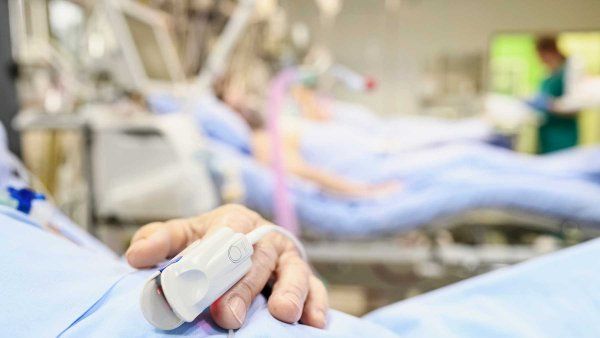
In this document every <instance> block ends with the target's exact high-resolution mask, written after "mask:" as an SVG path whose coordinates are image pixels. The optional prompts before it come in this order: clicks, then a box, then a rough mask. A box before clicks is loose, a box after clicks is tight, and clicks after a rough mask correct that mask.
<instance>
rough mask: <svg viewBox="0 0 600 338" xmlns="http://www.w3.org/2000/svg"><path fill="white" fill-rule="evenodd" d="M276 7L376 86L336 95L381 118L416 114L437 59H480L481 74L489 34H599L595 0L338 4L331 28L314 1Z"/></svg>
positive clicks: (348, 0)
mask: <svg viewBox="0 0 600 338" xmlns="http://www.w3.org/2000/svg"><path fill="white" fill-rule="evenodd" d="M282 3H283V4H284V6H285V7H286V9H287V12H288V13H289V15H290V19H291V22H297V21H303V22H306V23H307V24H308V25H309V27H310V28H311V31H312V33H313V40H314V41H315V42H319V43H322V44H324V45H326V46H328V47H330V49H331V50H332V51H333V53H334V55H335V57H336V59H337V60H338V61H339V62H341V63H343V64H346V65H348V66H350V67H353V68H354V69H356V70H360V71H362V72H364V73H367V74H371V75H373V76H375V77H376V78H377V79H378V80H379V83H380V88H379V90H378V91H377V92H376V93H374V94H372V95H356V94H351V93H342V95H343V96H345V97H347V98H351V99H354V100H357V101H359V102H361V103H365V104H367V105H368V106H370V107H371V108H373V109H375V110H376V111H377V112H379V113H381V114H398V113H417V112H419V111H420V107H421V102H422V100H421V99H422V95H421V93H422V92H423V91H424V89H425V88H426V83H424V79H425V80H426V79H427V78H428V77H427V76H426V75H427V73H428V71H430V70H431V69H435V68H436V67H438V66H439V64H440V63H441V61H440V58H441V57H443V56H451V57H453V56H456V57H466V58H467V59H468V58H469V57H470V58H471V59H472V60H474V61H473V62H478V61H476V60H478V58H477V57H480V58H479V60H480V62H482V65H481V68H482V69H484V70H485V68H486V65H485V62H486V61H485V60H486V58H487V51H488V44H489V40H490V37H491V36H492V35H493V34H494V33H495V32H499V31H507V30H510V31H539V32H545V31H559V30H590V29H600V1H598V0H452V1H449V0H343V8H342V11H341V13H340V14H339V15H338V17H337V19H336V20H335V22H334V23H333V24H332V25H330V26H328V25H327V23H326V22H324V21H323V20H321V18H320V17H319V11H318V8H317V6H316V5H315V2H314V1H306V0H285V1H282ZM386 3H387V4H388V5H392V6H390V7H388V8H396V9H395V10H393V11H388V10H387V9H386ZM481 76H482V79H483V80H485V72H483V73H482V74H481ZM484 83H485V81H484Z"/></svg>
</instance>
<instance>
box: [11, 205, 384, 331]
mask: <svg viewBox="0 0 600 338" xmlns="http://www.w3.org/2000/svg"><path fill="white" fill-rule="evenodd" d="M0 265H1V266H2V274H0V285H1V286H2V287H1V288H0V299H2V303H1V304H2V307H3V309H2V315H1V316H0V336H3V337H56V336H58V335H60V336H61V337H128V338H129V337H172V336H174V335H182V336H193V337H225V336H227V332H225V331H224V330H222V329H220V328H218V327H217V326H216V325H215V324H214V323H213V322H212V320H211V319H210V317H209V315H208V313H204V314H203V315H201V316H200V317H199V318H198V319H197V320H196V321H195V322H194V323H190V324H186V325H183V326H182V327H180V328H178V329H177V330H176V331H173V332H163V331H159V330H156V329H154V328H153V327H152V326H150V324H148V323H147V322H146V321H145V320H144V318H143V317H142V314H141V310H140V308H139V295H140V292H141V289H142V286H143V284H144V282H145V281H146V279H147V278H148V277H149V276H150V274H151V273H152V272H153V271H151V270H144V271H136V270H134V269H132V268H130V267H128V266H127V265H126V264H125V263H124V262H123V261H121V260H118V259H116V258H114V257H113V256H111V255H107V254H105V253H102V252H98V251H95V250H93V249H90V248H87V247H83V246H78V245H76V244H74V243H72V242H70V241H68V240H66V239H64V238H61V237H60V236H58V235H55V234H52V233H49V232H46V231H43V230H41V229H40V228H39V227H38V226H37V225H36V224H33V222H31V221H30V220H29V219H28V218H27V217H26V216H25V215H23V214H19V213H14V212H13V211H11V210H9V209H8V208H5V207H0ZM369 334H375V335H376V336H378V337H395V335H393V334H392V333H391V332H389V331H387V330H386V329H385V328H382V327H379V326H378V325H376V324H372V323H369V322H367V321H364V320H360V319H358V318H356V317H352V316H349V315H346V314H343V313H340V312H336V311H331V312H330V315H329V324H328V328H327V329H326V330H319V329H315V328H311V327H308V326H305V325H300V324H295V325H290V324H284V323H282V322H279V321H277V320H276V319H274V318H273V317H272V316H271V315H270V314H269V312H268V309H267V306H266V303H265V300H264V298H258V299H257V300H256V301H255V302H254V304H253V306H252V309H251V310H250V311H249V313H248V319H247V323H246V324H245V325H244V327H243V328H241V329H240V330H238V331H237V333H236V337H299V336H310V337H353V336H354V337H363V336H366V335H369Z"/></svg>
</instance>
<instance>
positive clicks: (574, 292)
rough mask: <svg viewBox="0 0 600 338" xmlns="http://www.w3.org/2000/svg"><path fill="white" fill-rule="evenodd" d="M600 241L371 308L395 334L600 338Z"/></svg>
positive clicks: (370, 317)
mask: <svg viewBox="0 0 600 338" xmlns="http://www.w3.org/2000/svg"><path fill="white" fill-rule="evenodd" d="M599 255H600V240H594V241H591V242H588V243H584V244H580V245H578V246H575V247H573V248H569V249H565V250H562V251H559V252H557V253H554V254H550V255H547V256H544V257H541V258H537V259H534V260H532V261H529V262H525V263H521V264H519V265H517V266H513V267H510V268H505V269H503V270H497V271H494V272H492V273H488V274H486V275H482V276H479V277H475V278H471V279H469V280H466V281H463V282H459V283H457V284H454V285H451V286H449V287H445V288H442V289H439V290H436V291H433V292H430V293H428V294H425V295H422V296H418V297H415V298H412V299H409V300H407V301H404V302H400V303H397V304H394V305H390V306H388V307H384V308H382V309H379V310H376V311H375V312H373V313H370V314H368V315H367V316H366V317H364V318H365V319H367V320H369V321H372V322H374V323H377V324H380V325H382V326H385V327H387V328H389V329H390V330H392V331H394V332H395V333H396V334H398V335H399V336H400V337H406V338H411V337H461V338H468V337H477V338H478V337H488V338H496V337H497V338H500V337H521V338H528V337H532V338H537V337H557V338H559V337H561V338H562V337H569V338H578V337H589V338H592V337H600V321H599V320H598V318H600V261H599V260H598V256H599Z"/></svg>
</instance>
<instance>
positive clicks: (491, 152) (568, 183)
mask: <svg viewBox="0 0 600 338" xmlns="http://www.w3.org/2000/svg"><path fill="white" fill-rule="evenodd" d="M162 100H163V101H164V100H165V99H164V98H163V99H162ZM167 101H168V100H167ZM159 102H161V101H160V100H159ZM155 107H156V108H155V109H156V110H157V111H163V110H165V111H168V109H165V108H164V107H163V108H161V107H160V105H159V104H155ZM161 109H162V110H161ZM194 113H195V114H196V118H197V119H198V123H199V126H200V127H201V128H202V131H203V132H204V134H205V135H206V136H207V138H208V139H209V140H211V141H212V142H211V145H210V147H209V148H212V150H213V151H212V153H213V154H215V156H216V157H217V158H221V159H223V160H224V161H226V162H229V163H234V164H235V165H236V166H238V167H239V168H240V172H241V173H242V176H243V180H244V185H245V192H246V196H245V200H244V203H245V204H246V205H247V206H249V207H250V208H251V209H255V210H257V211H259V212H261V213H262V214H263V215H265V216H267V217H271V216H272V215H273V210H272V206H273V202H272V199H273V179H272V175H271V172H270V170H269V169H268V168H265V167H264V166H261V165H260V164H258V163H256V162H255V161H254V160H253V159H252V157H251V155H250V154H249V145H248V144H247V143H248V142H249V133H250V131H249V130H248V128H247V127H246V128H244V124H243V121H242V120H241V118H240V117H239V116H238V115H237V114H235V113H234V112H232V111H231V110H230V109H229V108H227V107H226V106H225V105H223V104H222V103H220V102H219V101H218V100H216V99H215V98H214V97H210V96H209V97H203V98H201V99H199V100H198V102H197V106H196V108H195V110H194ZM350 115H351V116H358V117H360V116H361V115H360V114H350ZM365 123H366V122H365ZM378 125H381V123H379V124H378ZM392 129H393V128H392ZM303 131H304V133H305V134H304V135H303V137H302V142H301V143H302V147H301V149H302V155H303V157H304V158H305V159H306V160H307V161H308V162H309V163H311V164H313V165H314V166H315V167H318V168H323V169H326V170H329V171H331V172H334V173H337V174H339V175H341V176H344V177H347V178H349V179H353V180H356V181H363V182H371V183H381V182H387V181H399V182H400V183H401V184H402V189H401V190H400V191H398V192H397V193H394V194H391V195H388V196H385V197H382V198H375V199H369V200H366V199H362V200H361V199H343V198H340V197H339V196H337V197H336V196H330V195H328V194H326V193H323V192H321V191H320V190H319V189H317V188H316V187H315V186H313V185H311V184H310V183H309V182H306V181H302V180H299V179H291V181H293V183H292V185H291V186H290V190H291V191H292V194H293V202H294V205H295V208H296V214H297V215H298V217H299V220H300V223H301V224H302V225H303V226H304V227H305V228H306V229H307V230H309V231H310V232H313V233H318V234H322V235H330V236H332V237H336V238H340V237H347V238H353V237H365V236H378V235H384V234H387V233H397V232H402V231H407V230H411V229H414V228H416V227H419V226H421V225H423V224H428V223H430V222H432V221H434V220H436V219H438V218H440V217H444V216H452V215H456V214H459V213H462V212H464V211H468V210H473V209H480V208H495V209H498V208H499V209H508V210H510V209H518V210H521V211H526V212H531V213H535V214H542V215H548V216H551V217H555V218H559V219H565V220H570V221H577V222H581V223H582V225H583V226H598V227H600V208H597V207H596V206H597V204H598V203H599V201H600V147H592V148H588V149H573V150H569V151H565V152H563V153H558V154H553V155H549V156H544V157H535V156H528V155H519V154H516V153H514V152H511V151H508V150H505V149H500V148H497V147H493V146H488V145H485V144H481V143H457V142H453V143H451V144H446V145H441V146H437V147H430V148H427V149H422V150H419V151H403V152H385V151H384V152H381V151H377V150H376V149H374V145H373V143H372V140H371V138H369V135H368V134H365V133H364V132H363V133H362V134H361V133H359V132H358V131H357V130H356V128H348V126H346V125H344V124H343V123H342V124H339V123H338V124H336V123H314V124H310V128H305V130H303ZM396 136H397V138H398V140H399V141H401V142H404V141H406V142H409V141H410V140H404V139H403V136H404V135H396ZM215 176H217V177H218V176H219V173H216V174H215Z"/></svg>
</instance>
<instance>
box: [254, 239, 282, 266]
mask: <svg viewBox="0 0 600 338" xmlns="http://www.w3.org/2000/svg"><path fill="white" fill-rule="evenodd" d="M276 262H277V254H276V252H275V250H274V249H272V248H271V247H270V246H268V245H257V247H256V248H255V250H254V265H255V267H256V268H257V269H260V270H267V271H268V272H269V273H270V272H271V271H273V270H274V268H275V264H276Z"/></svg>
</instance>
